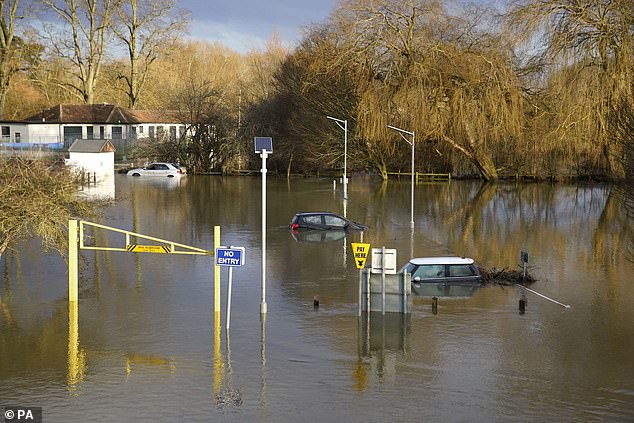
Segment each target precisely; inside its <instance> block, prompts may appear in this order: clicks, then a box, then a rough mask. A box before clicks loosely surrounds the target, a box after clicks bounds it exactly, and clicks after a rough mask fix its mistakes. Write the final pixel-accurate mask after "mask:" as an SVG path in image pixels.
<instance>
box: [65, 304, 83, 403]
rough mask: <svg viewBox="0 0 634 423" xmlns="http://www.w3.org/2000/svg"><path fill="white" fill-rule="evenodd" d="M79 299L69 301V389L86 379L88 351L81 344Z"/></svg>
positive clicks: (67, 380) (67, 381)
mask: <svg viewBox="0 0 634 423" xmlns="http://www.w3.org/2000/svg"><path fill="white" fill-rule="evenodd" d="M78 307H79V306H78V301H69V303H68V376H67V378H66V383H67V384H68V389H69V390H71V391H74V390H75V389H76V388H77V385H78V384H79V383H80V382H81V381H83V380H84V375H85V373H86V353H85V351H84V350H83V349H82V348H81V347H80V345H79V322H78V319H79V313H78Z"/></svg>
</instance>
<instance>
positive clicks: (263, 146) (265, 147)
mask: <svg viewBox="0 0 634 423" xmlns="http://www.w3.org/2000/svg"><path fill="white" fill-rule="evenodd" d="M255 153H256V154H260V157H261V158H262V169H261V170H260V172H262V302H261V303H260V315H262V316H264V315H266V312H267V307H266V158H267V157H268V155H269V154H271V153H273V140H272V139H271V138H270V137H255Z"/></svg>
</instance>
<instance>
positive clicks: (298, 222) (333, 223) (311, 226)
mask: <svg viewBox="0 0 634 423" xmlns="http://www.w3.org/2000/svg"><path fill="white" fill-rule="evenodd" d="M290 228H291V229H292V230H293V231H298V230H300V229H307V230H332V229H334V230H340V231H341V230H343V231H364V230H366V229H368V227H367V226H365V225H363V224H361V223H357V222H353V221H352V220H348V219H346V218H345V217H342V216H339V215H337V214H334V213H329V212H308V213H297V214H296V215H295V216H293V220H291V224H290Z"/></svg>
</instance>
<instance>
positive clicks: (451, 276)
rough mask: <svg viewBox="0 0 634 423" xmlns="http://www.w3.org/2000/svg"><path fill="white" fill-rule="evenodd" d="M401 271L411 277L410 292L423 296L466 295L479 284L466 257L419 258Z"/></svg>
mask: <svg viewBox="0 0 634 423" xmlns="http://www.w3.org/2000/svg"><path fill="white" fill-rule="evenodd" d="M401 271H407V272H408V273H410V274H411V275H412V291H413V292H414V293H415V294H417V295H423V296H469V295H471V294H472V293H473V292H474V291H475V290H476V289H477V288H478V287H479V286H480V285H481V284H482V276H481V275H480V270H479V269H478V267H477V266H476V265H475V263H474V260H473V259H471V258H467V257H420V258H413V259H411V260H410V261H409V262H408V263H407V264H406V265H405V266H403V267H402V268H401Z"/></svg>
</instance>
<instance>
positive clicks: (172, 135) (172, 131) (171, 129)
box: [170, 126, 176, 141]
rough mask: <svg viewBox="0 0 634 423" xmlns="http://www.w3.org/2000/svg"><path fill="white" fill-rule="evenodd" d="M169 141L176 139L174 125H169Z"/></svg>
mask: <svg viewBox="0 0 634 423" xmlns="http://www.w3.org/2000/svg"><path fill="white" fill-rule="evenodd" d="M170 141H176V127H175V126H170Z"/></svg>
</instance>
